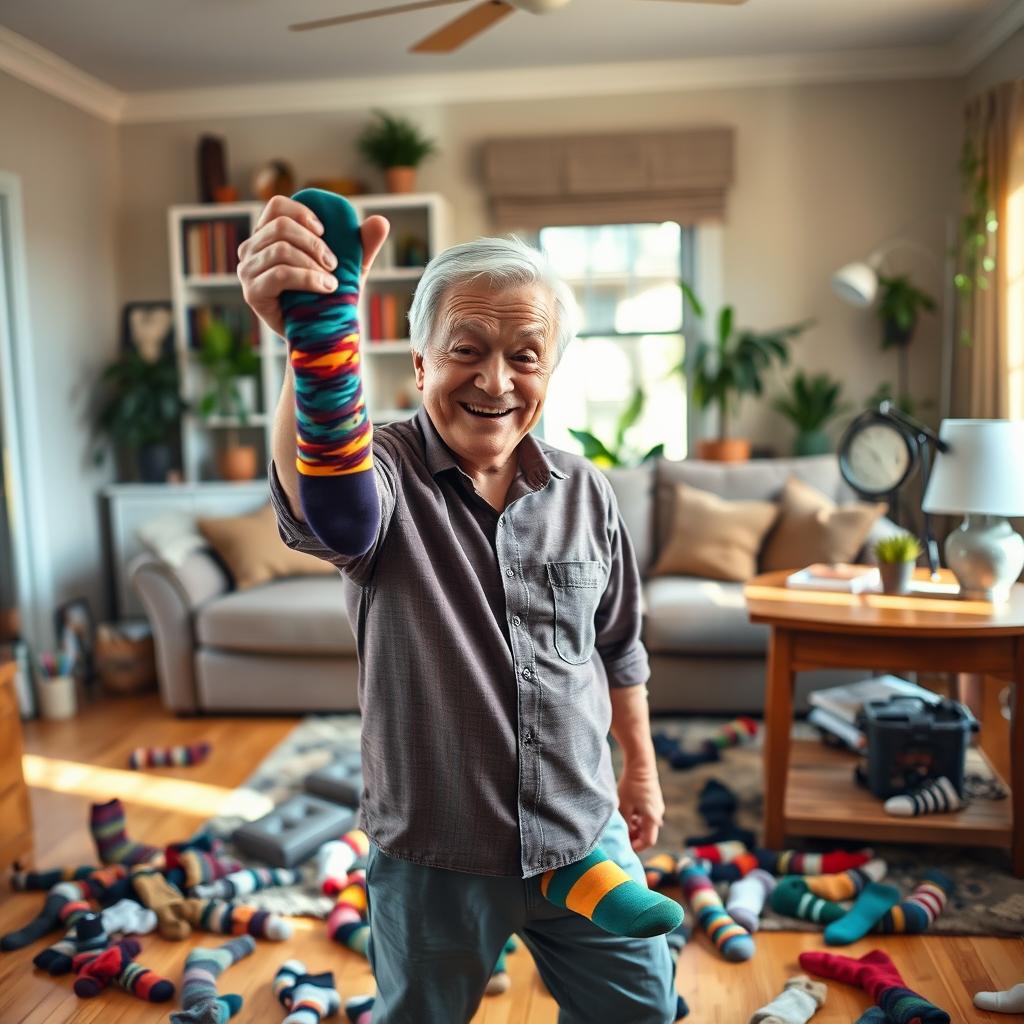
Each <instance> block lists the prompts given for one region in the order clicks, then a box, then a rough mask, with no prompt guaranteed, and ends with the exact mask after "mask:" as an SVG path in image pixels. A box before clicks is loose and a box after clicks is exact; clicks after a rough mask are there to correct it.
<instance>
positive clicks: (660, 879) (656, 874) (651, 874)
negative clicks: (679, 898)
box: [644, 853, 679, 889]
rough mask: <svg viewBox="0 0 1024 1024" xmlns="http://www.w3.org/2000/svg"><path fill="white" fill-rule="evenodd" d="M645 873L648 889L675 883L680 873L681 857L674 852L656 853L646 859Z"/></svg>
mask: <svg viewBox="0 0 1024 1024" xmlns="http://www.w3.org/2000/svg"><path fill="white" fill-rule="evenodd" d="M644 874H645V875H646V876H647V888H648V889H660V888H662V886H665V885H675V883H676V881H677V879H676V875H678V874H679V858H678V857H677V856H676V855H675V854H674V853H656V854H655V855H654V856H653V857H649V858H648V859H647V860H646V861H644Z"/></svg>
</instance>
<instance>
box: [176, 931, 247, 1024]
mask: <svg viewBox="0 0 1024 1024" xmlns="http://www.w3.org/2000/svg"><path fill="white" fill-rule="evenodd" d="M255 948H256V941H255V939H253V937H252V936H251V935H241V936H239V937H238V938H236V939H232V940H231V941H230V942H225V943H224V945H223V946H217V947H215V948H212V949H206V948H200V949H194V950H192V952H191V953H189V955H188V958H187V959H186V960H185V981H184V983H183V985H182V988H181V1006H182V1009H181V1010H180V1011H178V1012H175V1013H172V1014H171V1020H172V1022H173V1024H225V1022H226V1021H227V1020H228V1019H229V1018H230V1017H234V1015H235V1014H236V1013H238V1011H239V1010H240V1009H241V1008H242V997H241V996H238V995H226V996H221V995H218V994H217V979H218V978H219V977H220V975H221V974H222V973H223V972H224V971H225V970H227V969H228V968H229V967H230V966H231V965H232V964H236V963H238V961H239V960H241V959H242V958H243V957H247V956H248V955H249V954H250V953H252V952H253V950H255Z"/></svg>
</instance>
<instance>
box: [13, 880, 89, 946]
mask: <svg viewBox="0 0 1024 1024" xmlns="http://www.w3.org/2000/svg"><path fill="white" fill-rule="evenodd" d="M80 898H81V891H80V890H79V889H77V888H76V887H75V883H74V882H58V884H57V885H55V886H54V887H53V888H52V889H51V890H50V891H49V892H48V893H47V894H46V902H45V903H44V904H43V909H42V910H41V911H39V913H38V914H37V915H36V916H35V917H34V918H33V919H32V920H31V921H29V923H28V924H26V925H25V926H24V927H22V928H19V929H17V930H16V931H13V932H8V933H7V934H6V935H5V936H4V937H3V938H2V939H0V949H2V950H3V951H4V952H5V953H9V952H11V951H12V950H15V949H22V948H23V947H25V946H29V945H31V944H32V943H33V942H35V941H36V939H41V938H42V937H43V936H44V935H45V934H46V933H47V932H52V931H54V930H56V929H57V928H59V927H60V912H61V910H63V909H64V907H65V906H66V905H67V904H68V903H71V902H78V901H79V900H80Z"/></svg>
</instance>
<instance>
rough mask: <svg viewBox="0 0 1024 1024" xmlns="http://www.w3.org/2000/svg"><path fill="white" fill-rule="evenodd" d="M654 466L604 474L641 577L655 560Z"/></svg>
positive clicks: (651, 463)
mask: <svg viewBox="0 0 1024 1024" xmlns="http://www.w3.org/2000/svg"><path fill="white" fill-rule="evenodd" d="M659 461H660V460H659ZM654 466H655V463H654V462H645V463H644V464H643V465H642V466H636V467H633V468H630V469H619V468H608V469H606V470H605V471H604V473H605V476H607V477H608V482H609V483H610V484H611V485H612V490H613V491H614V492H615V500H616V501H617V502H618V505H619V514H620V515H621V516H622V521H623V522H624V523H625V524H626V532H627V533H628V534H629V539H630V540H631V541H632V542H633V551H634V553H635V554H636V564H637V566H638V568H639V569H640V575H641V576H646V575H647V570H648V568H649V567H650V564H651V562H652V561H653V559H654Z"/></svg>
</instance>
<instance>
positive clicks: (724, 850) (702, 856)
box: [683, 839, 756, 866]
mask: <svg viewBox="0 0 1024 1024" xmlns="http://www.w3.org/2000/svg"><path fill="white" fill-rule="evenodd" d="M747 852H748V851H747V848H746V846H744V845H743V843H741V842H739V841H737V840H736V839H729V840H726V841H725V842H724V843H705V844H704V845H702V846H688V847H687V848H686V849H685V850H684V851H683V856H684V857H692V858H693V859H694V860H708V861H711V863H712V864H728V863H729V861H732V860H735V859H736V858H737V857H742V856H743V854H745V853H747ZM755 866H756V865H755Z"/></svg>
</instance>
